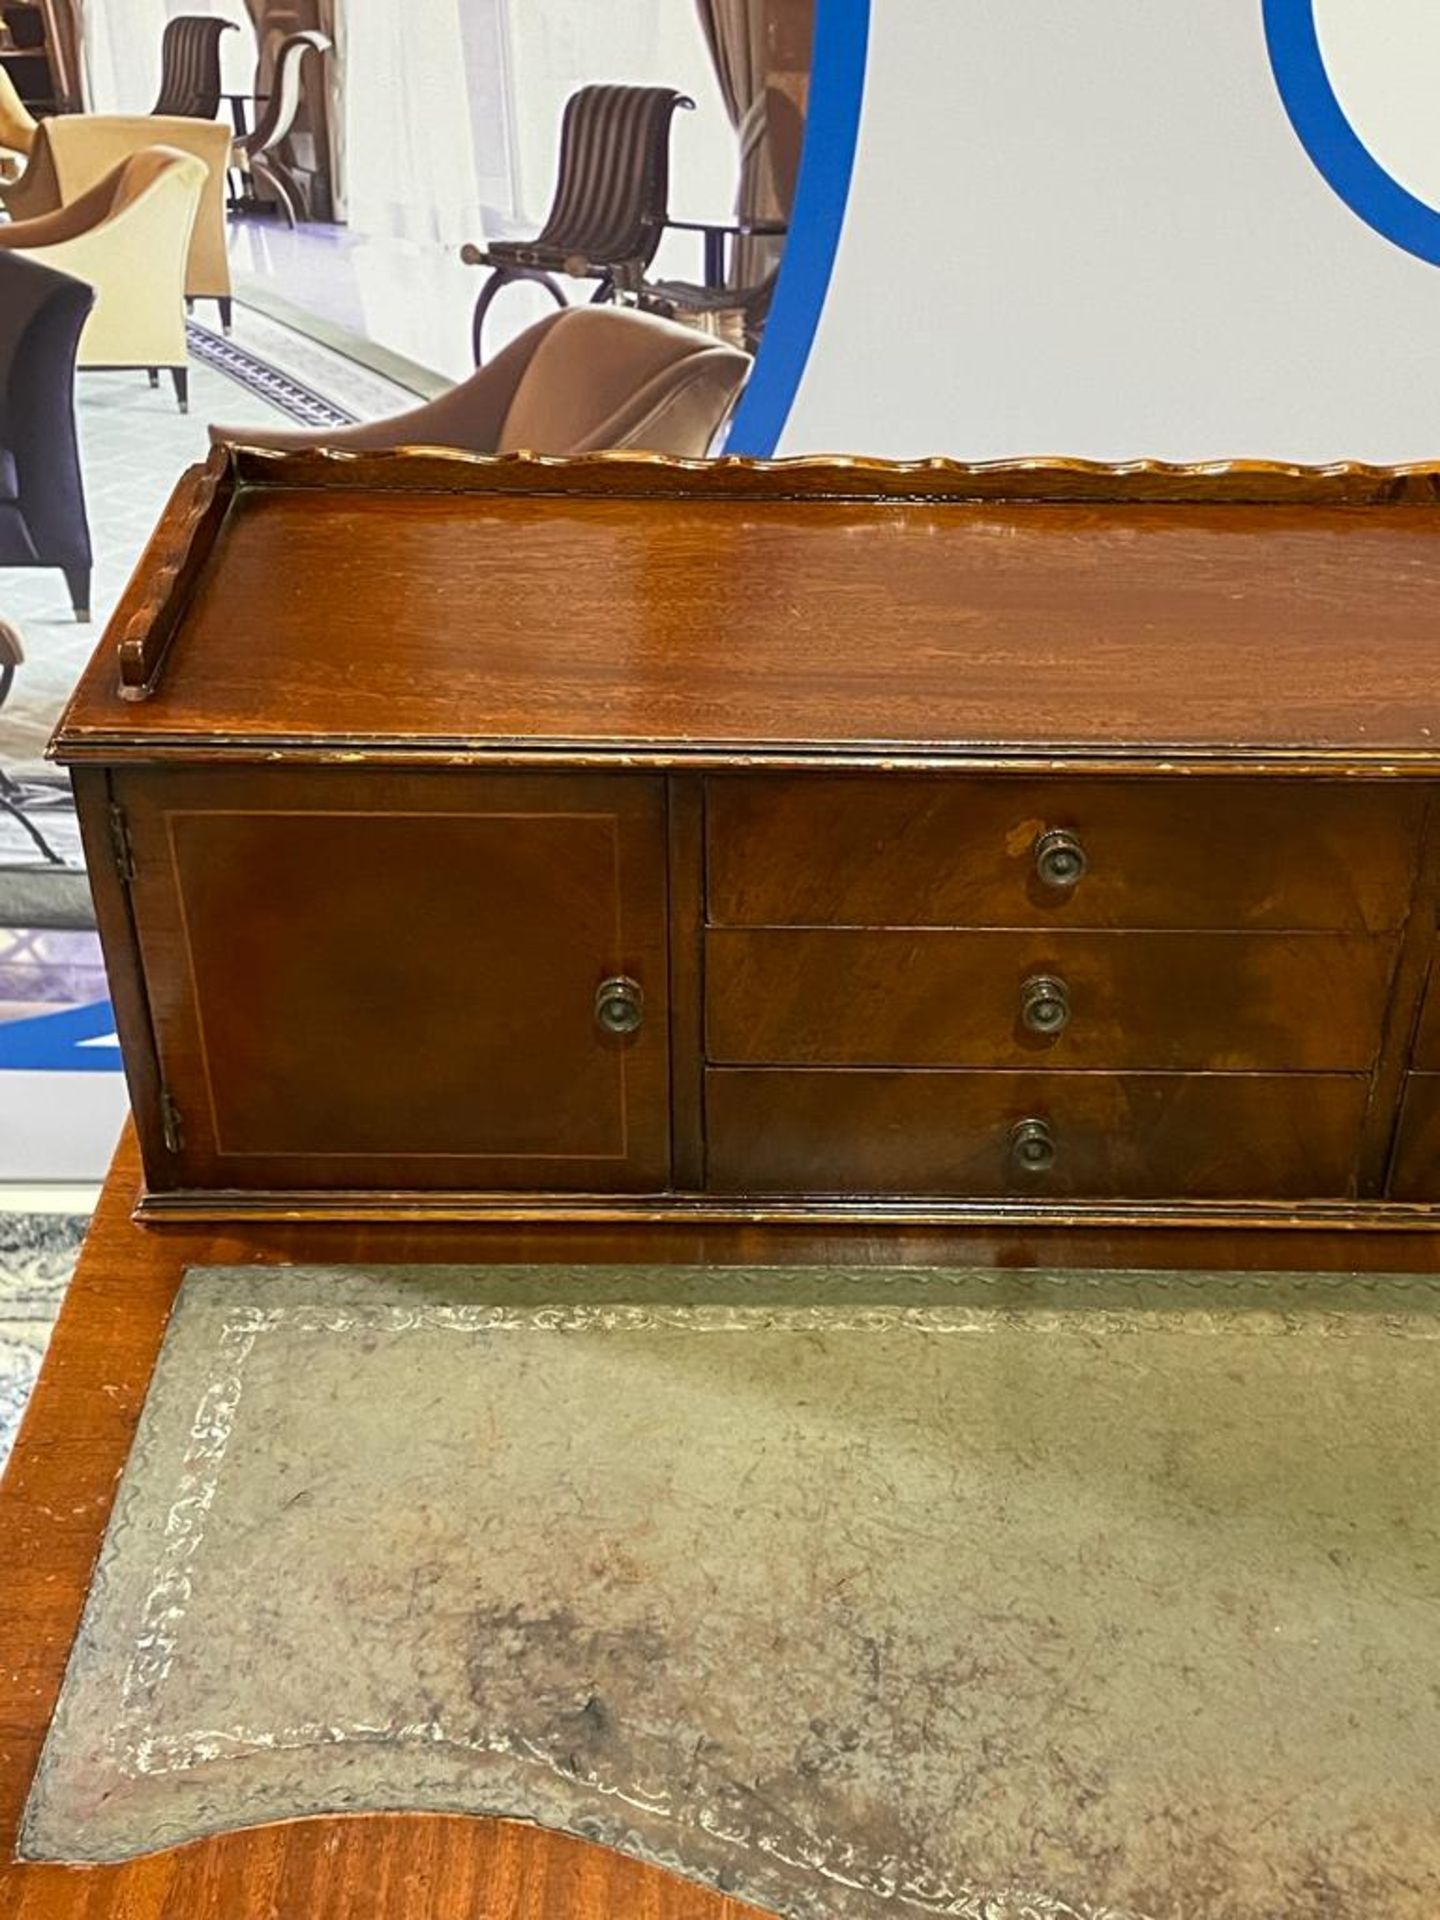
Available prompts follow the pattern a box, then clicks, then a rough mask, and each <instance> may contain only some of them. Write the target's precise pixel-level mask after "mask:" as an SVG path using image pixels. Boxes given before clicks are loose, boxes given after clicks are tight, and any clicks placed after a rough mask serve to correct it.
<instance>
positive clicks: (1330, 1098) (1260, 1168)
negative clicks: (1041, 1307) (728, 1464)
mask: <svg viewBox="0 0 1440 1920" xmlns="http://www.w3.org/2000/svg"><path fill="white" fill-rule="evenodd" d="M705 1086H706V1116H707V1133H708V1142H709V1184H710V1186H711V1188H712V1190H714V1191H716V1192H720V1193H777V1192H784V1193H796V1194H807V1193H808V1194H825V1193H829V1194H862V1193H901V1194H929V1195H934V1196H949V1197H955V1198H962V1199H963V1198H979V1199H991V1198H994V1199H999V1198H1006V1197H1009V1198H1022V1199H1035V1200H1044V1199H1112V1198H1113V1199H1134V1200H1144V1199H1230V1200H1242V1199H1244V1200H1249V1199H1255V1200H1263V1199H1307V1198H1308V1199H1319V1198H1345V1197H1349V1196H1350V1195H1351V1194H1352V1192H1353V1187H1354V1169H1355V1160H1356V1153H1357V1147H1358V1141H1359V1134H1360V1127H1361V1121H1362V1118H1363V1115H1364V1111H1365V1101H1366V1093H1367V1088H1368V1082H1367V1081H1366V1080H1365V1079H1364V1078H1362V1077H1360V1076H1352V1075H1341V1074H1298V1075H1267V1074H1218V1075H1212V1074H1098V1073H1086V1074H1064V1073H1061V1074H1052V1073H881V1072H864V1071H860V1070H854V1069H844V1068H830V1069H819V1070H813V1071H804V1070H799V1069H796V1070H785V1069H778V1068H772V1069H769V1070H766V1069H764V1068H750V1069H747V1068H712V1069H711V1070H710V1071H709V1072H708V1073H707V1074H706V1081H705ZM1027 1124H1028V1125H1029V1127H1030V1129H1031V1131H1030V1132H1028V1133H1023V1134H1022V1135H1020V1136H1019V1137H1017V1132H1016V1130H1017V1129H1025V1128H1026V1127H1027ZM1037 1127H1038V1129H1039V1131H1038V1133H1037V1132H1036V1131H1035V1129H1036V1128H1037ZM1046 1142H1048V1145H1049V1150H1050V1158H1049V1161H1048V1164H1041V1162H1042V1161H1043V1160H1044V1154H1043V1153H1040V1152H1038V1151H1037V1149H1038V1148H1040V1147H1043V1146H1044V1145H1045V1143H1046Z"/></svg>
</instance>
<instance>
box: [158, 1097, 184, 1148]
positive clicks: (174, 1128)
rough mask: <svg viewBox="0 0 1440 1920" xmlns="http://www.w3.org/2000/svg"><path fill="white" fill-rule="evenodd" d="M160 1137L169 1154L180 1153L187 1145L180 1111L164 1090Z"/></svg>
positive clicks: (161, 1103) (161, 1106) (161, 1105)
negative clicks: (181, 1124)
mask: <svg viewBox="0 0 1440 1920" xmlns="http://www.w3.org/2000/svg"><path fill="white" fill-rule="evenodd" d="M160 1137H161V1139H162V1140H163V1141H164V1142H165V1151H166V1152H167V1153H179V1151H180V1149H181V1148H182V1147H183V1146H184V1144H185V1135H184V1132H183V1131H182V1129H181V1126H180V1109H179V1107H177V1106H176V1104H175V1102H174V1101H173V1100H172V1099H171V1097H170V1095H169V1094H168V1093H167V1092H166V1091H165V1090H164V1089H163V1088H162V1089H161V1092H160Z"/></svg>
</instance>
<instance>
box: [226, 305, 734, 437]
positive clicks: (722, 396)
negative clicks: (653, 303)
mask: <svg viewBox="0 0 1440 1920" xmlns="http://www.w3.org/2000/svg"><path fill="white" fill-rule="evenodd" d="M749 371H750V356H749V354H747V353H741V352H740V351H739V350H738V349H737V348H735V347H730V346H726V345H724V344H723V343H721V342H719V341H716V340H712V339H710V338H708V337H707V336H706V335H704V334H702V333H698V332H697V331H696V330H695V329H694V328H692V327H682V326H677V325H675V324H674V323H673V322H672V321H669V320H658V319H655V318H654V317H652V316H651V315H649V314H643V313H634V312H631V311H630V310H629V309H627V308H623V307H567V308H566V309H565V310H564V311H563V312H561V313H553V314H550V315H549V316H548V317H547V318H546V319H544V320H540V321H538V322H537V323H536V324H535V325H534V326H533V327H529V328H527V329H526V331H525V332H524V333H522V334H521V335H519V337H518V338H517V339H515V340H512V341H511V343H510V345H509V346H508V347H506V348H505V349H504V350H503V351H502V352H500V353H498V354H496V356H495V358H494V359H493V360H491V361H490V362H488V363H487V365H485V366H483V367H481V368H480V369H479V370H478V371H477V372H475V373H472V374H471V376H470V378H469V379H468V380H464V381H462V382H461V383H460V385H459V386H458V387H454V388H452V389H451V391H450V392H449V393H446V394H442V395H441V397H440V398H439V399H438V400H432V401H431V402H430V403H429V404H428V405H427V406H423V407H416V408H414V409H413V410H412V411H410V412H408V413H399V414H395V415H393V416H392V417H391V418H390V419H388V420H374V421H366V422H365V423H364V424H363V425H361V426H357V427H341V428H338V429H328V430H325V431H322V432H318V433H316V432H309V431H290V430H286V429H282V430H279V431H273V432H272V431H268V430H257V429H256V428H254V427H211V429H210V438H211V440H212V442H214V443H216V444H218V443H221V442H224V441H231V440H238V441H241V442H243V443H244V444H245V445H246V446H252V447H275V448H291V447H341V448H352V449H362V448H369V449H372V450H373V449H385V448H392V447H407V446H429V447H459V448H461V449H463V450H465V451H467V452H470V453H514V452H518V451H520V450H521V449H524V450H526V451H528V452H531V453H556V454H575V453H596V452H600V451H602V450H605V449H613V448H620V447H632V448H645V449H646V450H648V451H650V452H652V453H671V454H682V455H688V456H691V457H695V458H698V457H699V456H701V455H703V454H705V453H706V452H708V451H709V448H710V444H711V442H712V441H713V440H714V438H715V436H716V434H717V433H718V432H719V430H720V428H721V427H722V426H723V425H724V422H725V420H726V417H727V416H728V414H729V412H730V409H731V407H732V406H733V405H734V404H735V401H736V398H737V397H738V395H739V393H740V390H741V388H742V387H743V386H744V384H745V378H746V375H747V374H748V373H749Z"/></svg>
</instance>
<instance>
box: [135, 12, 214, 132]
mask: <svg viewBox="0 0 1440 1920" xmlns="http://www.w3.org/2000/svg"><path fill="white" fill-rule="evenodd" d="M234 24H235V22H234V21H233V20H217V19H213V18H212V17H211V16H210V15H209V14H201V13H182V14H180V15H178V16H177V18H175V19H174V20H169V21H167V22H166V24H165V35H164V38H163V39H162V40H161V42H160V98H159V99H158V100H157V101H156V102H155V105H154V106H153V107H152V108H151V109H150V111H151V112H152V113H163V114H183V115H184V116H185V117H186V118H187V119H191V120H213V119H214V118H215V116H216V114H217V113H219V111H220V36H221V34H222V33H228V32H229V31H230V29H231V28H232V27H233V26H234Z"/></svg>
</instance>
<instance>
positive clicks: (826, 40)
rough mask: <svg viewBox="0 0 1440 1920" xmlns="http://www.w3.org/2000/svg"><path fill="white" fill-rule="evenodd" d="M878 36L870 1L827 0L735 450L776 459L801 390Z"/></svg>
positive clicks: (731, 449) (822, 0)
mask: <svg viewBox="0 0 1440 1920" xmlns="http://www.w3.org/2000/svg"><path fill="white" fill-rule="evenodd" d="M869 36H870V0H819V3H818V5H817V6H816V9H815V45H814V54H813V57H812V61H811V70H810V99H809V103H808V106H807V109H806V114H805V144H804V147H803V148H802V150H801V154H800V174H799V178H798V179H797V181H796V183H795V205H794V207H793V208H792V209H791V214H790V231H789V233H788V235H787V236H786V240H785V255H784V258H783V259H782V260H781V262H780V275H779V278H778V280H777V281H776V283H775V298H774V299H773V301H772V302H771V304H770V313H769V317H768V319H767V320H766V322H765V333H764V336H763V338H762V339H761V342H760V350H759V352H758V353H757V354H756V356H755V366H754V370H753V371H752V373H751V375H750V379H749V381H748V383H747V384H746V388H745V392H744V393H743V395H742V396H741V399H740V405H739V407H738V408H737V409H736V412H735V421H734V424H733V426H732V427H731V429H730V435H729V438H728V439H727V441H726V443H725V451H726V452H727V453H748V454H753V455H756V456H757V457H762V458H763V457H764V456H766V455H768V454H772V453H774V451H775V449H776V447H777V446H778V445H779V443H780V435H781V433H782V432H783V431H784V428H785V422H786V420H787V419H788V418H789V417H790V409H791V407H792V405H793V404H794V401H795V395H796V393H797V392H798V391H799V388H800V380H801V377H802V375H803V374H804V372H805V362H806V361H807V360H808V359H809V357H810V348H811V345H812V344H813V342H814V339H815V329H816V327H817V326H819V324H820V310H821V308H822V307H823V306H824V305H825V295H826V292H827V290H828V288H829V285H830V270H831V268H832V267H833V266H834V264H835V252H836V249H837V248H838V246H839V244H840V229H841V227H842V226H843V225H844V221H845V202H846V200H847V199H848V198H849V194H850V174H851V170H852V168H853V167H854V164H855V139H856V135H857V133H858V132H859V128H860V100H861V96H862V94H863V93H864V90H865V49H866V44H867V42H868V40H869Z"/></svg>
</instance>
